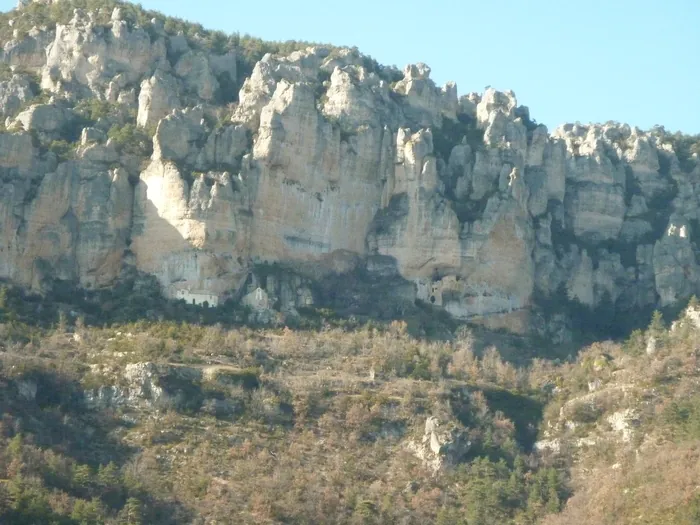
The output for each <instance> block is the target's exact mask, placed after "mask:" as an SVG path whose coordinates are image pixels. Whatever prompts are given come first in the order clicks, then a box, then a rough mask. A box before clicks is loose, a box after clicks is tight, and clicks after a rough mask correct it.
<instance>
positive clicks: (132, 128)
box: [107, 124, 153, 157]
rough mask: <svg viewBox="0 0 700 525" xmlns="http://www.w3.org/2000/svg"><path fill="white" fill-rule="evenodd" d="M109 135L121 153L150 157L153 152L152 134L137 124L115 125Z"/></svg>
mask: <svg viewBox="0 0 700 525" xmlns="http://www.w3.org/2000/svg"><path fill="white" fill-rule="evenodd" d="M107 136H108V137H109V138H110V139H111V140H112V141H113V142H114V145H115V146H116V148H117V150H118V151H119V152H120V153H125V154H127V155H135V156H137V157H148V156H150V155H151V154H152V153H153V140H152V138H151V135H149V134H148V132H147V131H146V130H143V129H141V128H139V127H137V126H136V125H135V124H125V125H123V126H120V125H114V126H112V127H111V128H110V130H109V132H108V133H107Z"/></svg>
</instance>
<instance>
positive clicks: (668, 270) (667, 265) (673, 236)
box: [653, 215, 700, 306]
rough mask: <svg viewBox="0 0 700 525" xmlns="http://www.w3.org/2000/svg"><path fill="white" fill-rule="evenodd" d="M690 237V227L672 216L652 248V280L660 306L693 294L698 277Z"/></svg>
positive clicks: (685, 221) (682, 219)
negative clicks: (661, 235)
mask: <svg viewBox="0 0 700 525" xmlns="http://www.w3.org/2000/svg"><path fill="white" fill-rule="evenodd" d="M690 236H691V227H690V224H688V221H687V220H686V219H685V218H684V217H681V216H677V215H676V216H672V217H671V219H670V220H669V223H668V227H667V228H666V231H665V235H664V236H663V237H662V238H661V239H659V240H658V241H656V244H655V245H654V259H653V262H654V278H655V280H656V290H657V292H658V294H659V296H660V303H661V305H662V306H668V305H671V304H674V303H675V302H676V301H679V300H682V299H687V298H688V297H690V296H691V295H693V293H694V292H695V290H697V286H698V279H699V278H700V273H699V271H698V265H697V262H696V259H695V252H694V250H693V247H692V245H691V242H690Z"/></svg>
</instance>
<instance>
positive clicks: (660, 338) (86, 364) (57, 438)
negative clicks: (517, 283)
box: [0, 293, 700, 525]
mask: <svg viewBox="0 0 700 525" xmlns="http://www.w3.org/2000/svg"><path fill="white" fill-rule="evenodd" d="M2 297H4V298H5V299H3V301H2V302H1V303H0V316H1V317H2V319H0V321H1V322H0V347H2V352H0V364H1V365H2V366H1V368H0V408H1V409H2V414H3V415H2V420H1V421H0V480H1V481H0V521H2V523H12V524H39V523H40V524H46V523H60V524H66V525H69V524H70V525H74V524H93V523H94V524H98V523H99V524H103V523H107V524H111V523H130V524H138V523H143V524H146V523H148V524H154V525H155V524H165V523H173V524H180V523H197V524H207V525H210V524H211V525H213V524H224V523H226V524H228V523H270V524H273V523H275V524H277V523H299V524H301V523H349V524H358V523H362V524H369V523H377V524H379V523H405V524H422V523H440V524H443V525H445V524H465V523H466V524H468V525H490V524H494V525H495V524H502V523H515V524H534V523H546V524H552V525H554V524H564V523H567V524H584V523H586V524H588V523H595V524H608V523H609V524H636V523H649V524H652V523H667V524H673V525H675V524H678V525H685V524H692V523H697V520H698V518H700V493H699V492H698V481H697V480H698V478H697V468H698V460H699V457H698V451H697V439H698V436H699V434H698V432H699V430H698V429H699V428H700V426H699V424H698V422H699V421H700V416H699V414H700V412H698V408H697V407H698V396H700V391H699V390H698V385H699V378H700V375H699V374H700V369H699V365H698V357H697V345H698V338H699V337H700V329H699V328H698V319H700V309H698V307H697V306H695V305H694V304H693V305H691V306H690V307H689V308H688V310H687V311H686V313H685V314H684V315H683V316H682V317H681V320H680V321H678V322H676V323H674V325H673V328H672V329H670V330H668V329H666V328H665V327H664V326H663V323H662V321H661V320H660V319H661V318H660V317H659V316H656V317H655V319H654V321H653V322H652V323H651V325H650V326H649V328H648V329H647V330H645V331H637V332H635V333H634V334H633V335H632V337H631V338H630V339H629V340H628V341H626V342H625V343H624V344H614V343H610V342H607V343H596V344H594V345H592V346H591V347H590V348H588V349H586V350H584V351H583V352H581V353H580V355H579V357H578V358H576V359H574V358H571V359H569V360H566V361H564V362H563V363H560V362H549V361H545V360H542V359H524V358H523V355H525V354H526V353H527V352H528V351H529V352H533V353H534V352H536V351H537V350H538V348H537V347H533V345H534V342H533V341H530V340H526V339H520V338H514V337H512V336H509V337H506V336H502V337H501V338H500V339H493V337H492V338H491V341H492V342H495V343H496V346H490V343H489V339H488V338H489V337H490V334H489V333H488V332H484V331H481V330H478V329H474V330H470V329H468V328H467V327H461V328H460V329H459V330H458V331H457V333H456V334H455V336H454V337H453V338H452V340H451V341H443V342H430V341H426V340H421V339H416V338H413V337H411V336H409V335H408V334H407V333H406V326H405V324H402V323H400V322H394V323H392V324H391V325H386V326H370V325H366V326H359V327H356V328H345V329H344V328H340V327H335V328H334V327H332V326H327V327H326V328H325V329H324V330H311V331H309V330H300V331H294V330H290V329H287V328H284V329H265V330H253V329H249V328H238V329H224V328H222V327H221V326H209V327H203V326H199V325H195V324H189V323H180V324H178V323H172V322H139V323H134V324H129V325H114V326H111V327H108V328H96V327H87V326H85V325H84V324H83V322H82V319H80V318H78V319H77V320H76V321H75V322H67V319H69V317H68V318H66V317H61V319H60V320H59V322H58V323H57V324H56V326H55V327H54V328H52V329H42V328H37V327H32V326H30V325H27V324H25V323H23V322H22V321H21V317H22V312H21V310H17V308H15V306H14V302H13V299H12V295H11V294H10V295H9V296H8V294H7V293H5V294H2ZM7 297H10V299H9V300H7V299H6V298H7ZM501 355H505V356H512V357H513V358H515V359H519V362H517V363H516V364H511V363H509V362H507V361H505V360H504V359H503V358H502V357H501Z"/></svg>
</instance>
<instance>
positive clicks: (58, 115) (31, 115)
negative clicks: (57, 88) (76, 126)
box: [15, 104, 75, 138]
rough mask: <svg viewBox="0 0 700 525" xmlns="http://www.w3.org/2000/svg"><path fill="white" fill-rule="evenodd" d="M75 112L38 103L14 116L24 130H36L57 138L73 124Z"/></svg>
mask: <svg viewBox="0 0 700 525" xmlns="http://www.w3.org/2000/svg"><path fill="white" fill-rule="evenodd" d="M74 121H75V114H74V113H73V111H72V110H70V109H65V108H62V107H58V106H55V105H52V104H39V105H35V106H32V107H30V108H29V109H26V110H25V111H23V112H22V113H20V114H19V115H17V117H16V118H15V122H17V123H19V124H21V126H22V129H23V130H25V131H32V130H34V131H37V132H38V133H42V134H46V135H48V136H50V137H53V138H58V137H60V136H61V134H62V133H65V132H67V131H69V130H68V128H70V126H72V125H73V122H74Z"/></svg>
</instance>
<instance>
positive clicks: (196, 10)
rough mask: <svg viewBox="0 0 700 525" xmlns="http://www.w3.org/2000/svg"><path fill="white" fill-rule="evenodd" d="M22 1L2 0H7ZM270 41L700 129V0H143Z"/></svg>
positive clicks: (590, 114)
mask: <svg viewBox="0 0 700 525" xmlns="http://www.w3.org/2000/svg"><path fill="white" fill-rule="evenodd" d="M15 3H16V2H15V0H0V9H2V10H8V9H9V8H11V7H14V5H15ZM141 3H142V5H143V6H144V7H145V8H147V9H154V10H158V11H162V12H163V13H165V14H168V15H173V16H178V17H181V18H185V19H189V20H194V21H197V22H199V23H201V24H202V25H203V26H204V27H207V28H212V29H221V30H224V31H226V32H233V31H239V32H240V33H242V34H243V33H249V34H251V35H254V36H258V37H261V38H264V39H269V40H288V39H293V40H309V41H316V42H323V43H331V44H336V45H348V46H353V45H354V46H357V47H358V48H359V49H360V50H361V51H362V52H364V53H366V54H369V55H371V56H373V57H374V58H375V59H377V60H378V61H379V62H380V63H383V64H394V65H397V66H399V67H401V68H403V66H404V65H405V64H407V63H410V62H425V63H427V64H428V65H429V66H430V67H431V68H432V71H433V73H432V77H433V78H434V80H435V81H436V82H438V83H439V84H442V83H444V82H446V81H448V80H453V81H455V82H457V86H458V89H459V93H460V95H461V94H466V93H468V92H470V91H479V92H481V91H483V89H484V87H485V86H487V85H491V86H493V87H495V88H497V89H500V90H507V89H512V90H513V91H515V93H516V95H517V97H518V101H519V102H520V103H521V104H525V105H527V106H529V107H530V113H531V116H532V117H533V118H534V119H536V120H537V121H538V122H541V123H544V124H546V125H547V126H548V127H549V128H550V130H552V129H553V128H554V127H556V126H557V125H559V124H561V123H564V122H576V121H580V122H582V123H586V122H605V121H607V120H617V121H620V122H627V123H629V124H631V125H636V126H639V127H641V128H649V127H651V126H653V125H654V124H662V125H664V126H666V129H667V130H671V131H675V130H681V131H684V132H686V133H700V0H663V1H660V0H587V1H585V2H581V1H575V0H496V1H493V2H492V1H488V0H479V1H469V0H461V1H460V0H442V1H436V2H428V1H425V0H421V1H418V0H353V1H347V2H329V1H328V0H323V1H322V0H294V1H290V0H258V1H250V0H247V1H240V2H227V1H226V0H194V1H181V0H143V1H142V2H141Z"/></svg>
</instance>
